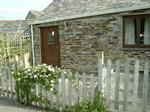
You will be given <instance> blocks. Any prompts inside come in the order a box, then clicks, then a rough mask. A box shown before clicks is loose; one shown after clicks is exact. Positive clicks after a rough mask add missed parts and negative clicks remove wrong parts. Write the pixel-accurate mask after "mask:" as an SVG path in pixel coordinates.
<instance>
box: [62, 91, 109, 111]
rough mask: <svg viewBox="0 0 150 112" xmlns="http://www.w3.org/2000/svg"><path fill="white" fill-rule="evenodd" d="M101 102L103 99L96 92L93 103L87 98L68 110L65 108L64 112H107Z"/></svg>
mask: <svg viewBox="0 0 150 112" xmlns="http://www.w3.org/2000/svg"><path fill="white" fill-rule="evenodd" d="M100 99H101V100H100ZM103 100H104V97H103V96H102V95H101V94H100V92H98V93H97V96H95V97H94V101H93V102H92V101H91V99H90V98H87V100H86V101H82V102H80V103H79V104H76V105H74V106H72V107H70V108H68V107H67V108H66V109H65V110H64V112H70V111H71V112H107V108H106V106H105V103H104V102H102V101H103Z"/></svg>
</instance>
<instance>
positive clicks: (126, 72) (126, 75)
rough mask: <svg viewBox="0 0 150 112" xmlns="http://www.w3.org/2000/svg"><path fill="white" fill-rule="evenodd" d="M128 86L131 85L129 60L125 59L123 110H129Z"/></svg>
mask: <svg viewBox="0 0 150 112" xmlns="http://www.w3.org/2000/svg"><path fill="white" fill-rule="evenodd" d="M128 86H129V62H128V61H125V78H124V103H123V111H127V105H128V88H129V87H128Z"/></svg>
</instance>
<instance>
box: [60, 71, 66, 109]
mask: <svg viewBox="0 0 150 112" xmlns="http://www.w3.org/2000/svg"><path fill="white" fill-rule="evenodd" d="M61 81H62V82H61V83H62V109H65V106H66V97H65V92H66V91H65V75H64V71H63V72H62V73H61Z"/></svg>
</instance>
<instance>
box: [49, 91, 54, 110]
mask: <svg viewBox="0 0 150 112" xmlns="http://www.w3.org/2000/svg"><path fill="white" fill-rule="evenodd" d="M50 108H51V109H53V91H51V92H50Z"/></svg>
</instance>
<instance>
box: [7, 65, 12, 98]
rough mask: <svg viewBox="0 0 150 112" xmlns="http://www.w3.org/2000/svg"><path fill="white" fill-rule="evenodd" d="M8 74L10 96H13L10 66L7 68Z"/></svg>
mask: <svg viewBox="0 0 150 112" xmlns="http://www.w3.org/2000/svg"><path fill="white" fill-rule="evenodd" d="M8 76H9V86H10V93H11V98H13V86H12V74H11V72H10V68H8Z"/></svg>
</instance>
